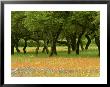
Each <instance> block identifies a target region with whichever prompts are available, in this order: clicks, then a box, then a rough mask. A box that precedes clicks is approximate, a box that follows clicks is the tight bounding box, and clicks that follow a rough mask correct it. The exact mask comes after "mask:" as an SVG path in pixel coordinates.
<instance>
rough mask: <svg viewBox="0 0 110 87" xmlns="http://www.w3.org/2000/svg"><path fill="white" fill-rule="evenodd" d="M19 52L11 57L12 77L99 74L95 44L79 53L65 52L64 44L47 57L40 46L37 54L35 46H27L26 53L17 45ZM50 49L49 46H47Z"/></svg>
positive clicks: (98, 59) (98, 61)
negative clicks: (54, 53) (55, 52)
mask: <svg viewBox="0 0 110 87" xmlns="http://www.w3.org/2000/svg"><path fill="white" fill-rule="evenodd" d="M19 49H20V51H21V52H20V53H17V52H16V50H15V54H14V55H12V56H11V57H12V58H11V75H12V77H98V76H100V58H99V56H98V50H97V47H96V46H95V44H91V45H90V47H89V49H88V50H84V51H82V50H81V49H80V55H77V54H76V53H75V52H71V54H68V53H67V49H68V48H67V47H66V46H57V53H58V54H57V56H52V57H49V54H46V53H42V52H41V51H42V49H43V48H42V47H40V49H39V53H38V55H37V54H35V47H27V49H26V50H27V53H26V54H24V53H23V50H22V49H23V48H22V47H19ZM49 50H50V47H49Z"/></svg>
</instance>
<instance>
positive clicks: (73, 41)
mask: <svg viewBox="0 0 110 87" xmlns="http://www.w3.org/2000/svg"><path fill="white" fill-rule="evenodd" d="M70 39H71V47H72V50H73V51H75V50H76V34H72V35H71V37H70Z"/></svg>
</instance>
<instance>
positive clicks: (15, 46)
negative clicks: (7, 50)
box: [15, 40, 20, 53]
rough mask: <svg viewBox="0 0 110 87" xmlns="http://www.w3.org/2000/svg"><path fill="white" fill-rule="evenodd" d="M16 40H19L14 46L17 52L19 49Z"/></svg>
mask: <svg viewBox="0 0 110 87" xmlns="http://www.w3.org/2000/svg"><path fill="white" fill-rule="evenodd" d="M18 42H19V40H17V41H16V44H15V47H16V51H17V52H18V53H19V52H20V50H19V49H18Z"/></svg>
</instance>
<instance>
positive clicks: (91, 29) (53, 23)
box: [11, 11, 100, 56]
mask: <svg viewBox="0 0 110 87" xmlns="http://www.w3.org/2000/svg"><path fill="white" fill-rule="evenodd" d="M83 36H85V38H87V40H88V42H87V44H86V47H85V49H88V47H89V45H90V43H91V40H92V39H95V43H96V45H97V47H98V51H99V54H100V12H99V11H12V12H11V54H14V47H15V48H16V50H17V52H20V50H19V49H18V47H19V46H18V42H19V40H20V39H24V41H25V43H24V48H23V51H24V53H26V47H27V41H28V40H33V41H36V46H37V47H36V53H37V54H38V50H39V47H40V43H39V41H40V40H43V42H44V48H43V51H42V52H44V51H45V50H46V52H47V54H48V53H49V50H48V44H50V45H51V52H50V56H52V55H57V50H56V46H57V43H65V44H66V45H67V46H68V54H70V52H71V49H72V50H73V51H76V54H79V45H81V47H82V50H83V45H82V37H83ZM61 39H65V40H66V42H65V41H59V40H61Z"/></svg>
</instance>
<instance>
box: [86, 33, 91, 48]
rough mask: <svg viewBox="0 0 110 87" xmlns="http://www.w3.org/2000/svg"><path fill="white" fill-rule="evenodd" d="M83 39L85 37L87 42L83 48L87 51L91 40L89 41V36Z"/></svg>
mask: <svg viewBox="0 0 110 87" xmlns="http://www.w3.org/2000/svg"><path fill="white" fill-rule="evenodd" d="M85 37H86V38H87V40H88V42H87V44H86V47H85V49H86V50H87V49H88V47H89V45H90V43H91V39H90V37H89V35H85Z"/></svg>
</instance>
